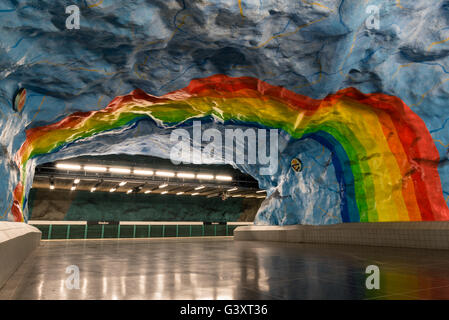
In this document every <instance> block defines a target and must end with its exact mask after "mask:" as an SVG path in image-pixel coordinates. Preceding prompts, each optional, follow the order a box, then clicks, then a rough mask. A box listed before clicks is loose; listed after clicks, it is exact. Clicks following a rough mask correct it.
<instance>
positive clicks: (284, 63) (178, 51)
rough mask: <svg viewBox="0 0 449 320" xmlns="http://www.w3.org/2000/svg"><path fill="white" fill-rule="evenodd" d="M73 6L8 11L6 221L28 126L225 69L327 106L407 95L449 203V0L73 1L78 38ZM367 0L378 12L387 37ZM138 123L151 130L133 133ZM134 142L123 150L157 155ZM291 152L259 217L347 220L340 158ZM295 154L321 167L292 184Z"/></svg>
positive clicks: (1, 152)
mask: <svg viewBox="0 0 449 320" xmlns="http://www.w3.org/2000/svg"><path fill="white" fill-rule="evenodd" d="M71 4H73V2H72V1H50V0H34V1H32V0H24V1H6V0H5V1H2V3H1V4H0V30H1V32H0V39H1V40H0V110H1V113H0V128H1V134H0V177H1V179H2V183H1V184H0V219H3V220H12V219H13V217H12V215H11V214H9V211H10V208H11V205H12V192H13V190H14V188H15V186H16V185H17V183H18V181H19V179H20V176H19V170H18V168H17V167H16V164H15V163H14V161H13V158H14V155H15V154H16V152H17V151H18V150H19V148H20V146H21V145H22V143H23V142H24V141H25V130H26V129H28V128H35V127H39V126H43V125H46V124H51V123H54V122H56V121H58V120H61V119H63V118H64V117H66V116H67V115H69V114H71V113H73V112H76V111H90V110H99V109H101V108H104V107H105V106H106V105H107V104H108V103H109V102H110V101H111V100H112V99H113V98H114V97H116V96H118V95H123V94H126V93H128V92H130V91H132V90H134V89H136V88H140V89H142V90H144V91H145V92H148V93H151V94H153V95H163V94H165V93H167V92H170V91H173V90H176V89H179V88H183V87H185V86H187V85H188V83H189V82H190V80H191V79H194V78H203V77H207V76H210V75H214V74H217V73H221V74H226V75H229V76H233V77H239V76H251V77H255V78H258V79H261V80H263V81H266V82H268V83H270V84H273V85H280V86H284V87H286V88H287V89H289V90H292V91H294V92H297V93H300V94H304V95H307V96H310V97H312V98H317V99H318V98H320V99H321V98H324V97H326V96H327V95H328V94H331V93H334V92H336V91H338V90H340V89H343V88H347V87H355V88H357V89H359V90H360V91H362V92H364V93H372V92H382V93H385V94H389V95H394V96H397V97H399V98H400V99H402V100H403V101H404V102H405V103H406V104H407V105H408V106H409V107H410V108H411V109H412V110H413V111H414V112H415V113H416V114H417V115H419V117H421V119H423V120H424V122H425V124H426V126H427V128H428V130H429V132H430V134H431V135H432V138H433V139H434V142H435V145H436V147H437V149H438V152H439V154H440V164H439V167H438V170H439V174H440V178H441V183H442V187H443V193H444V195H445V197H449V162H448V144H449V130H448V126H447V122H448V121H449V112H448V111H449V106H447V101H448V98H449V92H448V88H449V82H448V81H447V80H448V79H449V76H448V75H447V74H448V70H449V69H448V67H449V66H448V63H449V61H448V55H449V41H447V40H448V39H449V27H448V20H449V1H447V0H439V1H432V2H430V1H427V0H420V1H416V0H396V1H390V0H385V1H359V0H352V1H349V0H318V1H305V0H303V1H287V0H280V1H279V0H277V1H273V0H257V1H248V0H241V1H240V0H228V1H184V0H183V1H165V0H154V1H143V0H136V1H116V0H104V1H103V0H85V1H75V4H77V5H78V6H79V8H80V12H81V18H80V29H78V30H77V29H72V30H68V29H66V24H65V23H66V18H67V17H68V14H66V13H65V8H66V6H68V5H71ZM370 5H374V6H377V8H378V9H379V17H378V18H379V26H378V27H379V28H375V23H374V24H373V23H372V22H373V20H372V17H370V15H371V13H369V12H372V11H370V10H367V9H369V8H368V6H370ZM371 10H372V8H371ZM375 18H376V17H375ZM367 21H368V22H367ZM19 88H26V89H27V98H26V104H25V107H24V109H23V110H22V111H21V112H20V113H17V112H15V111H14V110H13V97H14V94H15V92H17V90H18V89H19ZM139 126H149V124H145V123H143V124H139V125H136V126H135V127H133V129H136V128H137V127H139ZM148 130H149V131H147V133H148V132H152V133H154V130H156V131H157V129H155V128H153V127H152V128H149V129H148ZM115 134H120V133H115ZM124 134H126V133H124ZM136 137H137V138H136V141H134V147H133V148H128V150H127V152H129V153H147V150H144V149H145V148H147V146H148V145H145V146H142V147H141V148H140V149H139V141H141V140H138V137H139V134H137V133H136ZM152 137H153V138H154V144H153V146H157V143H158V141H157V135H153V136H152ZM114 139H116V137H115V136H113V135H112V136H111V137H108V136H107V135H103V137H101V138H99V139H96V140H95V141H90V142H85V145H83V143H80V144H79V146H75V147H74V148H73V149H71V151H70V152H69V151H67V152H66V154H62V153H61V154H59V155H57V154H53V155H52V156H48V157H42V158H41V159H38V160H36V162H35V163H34V164H37V163H40V162H43V161H46V160H54V159H59V158H62V157H68V156H71V155H73V154H94V153H98V154H104V153H114V152H117V148H118V146H115V147H114V146H111V145H110V143H111V141H115V140H114ZM129 143H133V141H132V140H128V141H127V142H126V144H127V145H129ZM159 143H161V142H160V141H159ZM295 143H296V144H300V145H297V146H296V147H297V148H296V149H291V146H290V145H289V146H288V147H286V150H287V151H286V152H285V153H284V156H285V159H283V160H282V161H280V170H279V174H278V175H277V176H276V177H273V179H272V180H271V181H264V180H263V179H260V182H261V187H266V188H269V189H271V191H270V195H272V196H273V197H274V198H276V199H275V200H273V201H270V204H269V206H265V207H263V208H262V209H261V211H260V212H259V215H258V217H259V220H258V221H259V223H270V224H294V223H312V224H327V223H336V222H341V218H340V215H339V198H338V193H339V190H338V189H335V173H334V172H333V171H334V168H333V167H332V166H329V164H328V159H329V157H330V151H329V150H327V149H325V150H324V151H323V150H322V149H323V147H322V146H321V145H318V144H317V143H316V142H314V141H308V140H303V141H296V142H295ZM114 148H115V149H114ZM155 149H157V148H156V147H155ZM289 150H291V151H289ZM120 151H123V150H120ZM157 152H158V151H157V150H156V151H154V152H153V153H157ZM159 152H160V151H159ZM322 152H323V154H322ZM292 156H300V158H301V159H302V160H303V163H304V165H305V167H306V168H307V167H308V166H309V164H311V163H314V162H316V164H317V165H313V169H311V170H308V171H307V170H305V171H304V175H303V176H293V175H292V173H291V170H288V169H289V161H290V158H291V157H292ZM243 169H244V168H243ZM29 170H30V171H32V167H30V168H29ZM248 171H250V170H248ZM253 174H254V173H253ZM254 175H256V174H254ZM256 178H258V177H257V176H256Z"/></svg>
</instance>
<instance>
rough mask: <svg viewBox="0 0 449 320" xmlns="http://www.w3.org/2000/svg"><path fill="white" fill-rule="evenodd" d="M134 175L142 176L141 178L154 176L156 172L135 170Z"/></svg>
mask: <svg viewBox="0 0 449 320" xmlns="http://www.w3.org/2000/svg"><path fill="white" fill-rule="evenodd" d="M133 173H134V174H136V175H141V176H152V175H153V174H154V171H153V170H141V169H134V171H133Z"/></svg>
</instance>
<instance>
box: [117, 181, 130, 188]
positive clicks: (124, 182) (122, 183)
mask: <svg viewBox="0 0 449 320" xmlns="http://www.w3.org/2000/svg"><path fill="white" fill-rule="evenodd" d="M127 183H128V182H126V181H122V182H120V183H119V184H118V185H119V186H120V187H123V186H124V185H125V184H127Z"/></svg>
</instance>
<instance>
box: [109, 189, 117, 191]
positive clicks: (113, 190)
mask: <svg viewBox="0 0 449 320" xmlns="http://www.w3.org/2000/svg"><path fill="white" fill-rule="evenodd" d="M115 190H117V189H116V188H111V189H109V192H114V191H115Z"/></svg>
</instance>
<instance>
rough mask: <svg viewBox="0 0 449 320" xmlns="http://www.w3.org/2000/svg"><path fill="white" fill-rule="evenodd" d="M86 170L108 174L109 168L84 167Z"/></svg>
mask: <svg viewBox="0 0 449 320" xmlns="http://www.w3.org/2000/svg"><path fill="white" fill-rule="evenodd" d="M84 170H86V171H92V172H106V170H107V168H106V167H99V166H84Z"/></svg>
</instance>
